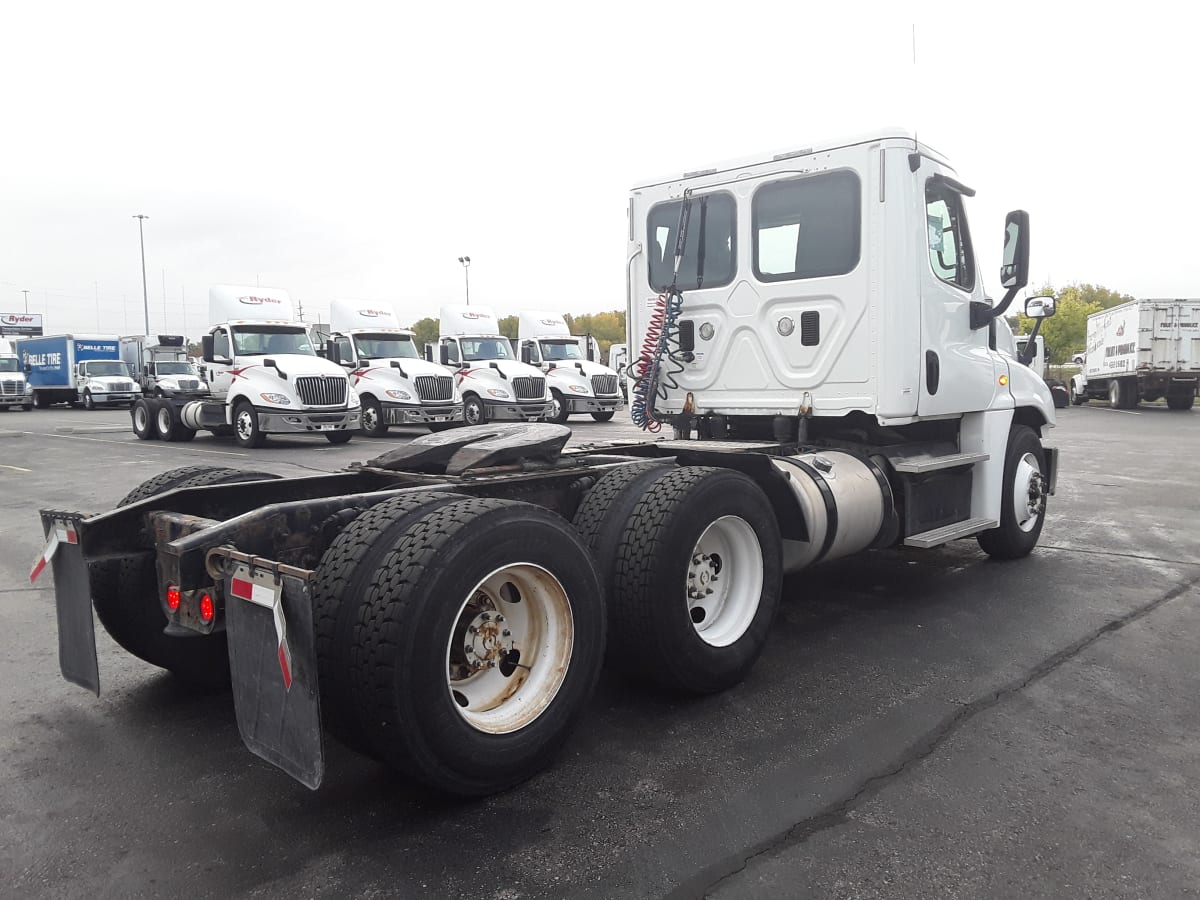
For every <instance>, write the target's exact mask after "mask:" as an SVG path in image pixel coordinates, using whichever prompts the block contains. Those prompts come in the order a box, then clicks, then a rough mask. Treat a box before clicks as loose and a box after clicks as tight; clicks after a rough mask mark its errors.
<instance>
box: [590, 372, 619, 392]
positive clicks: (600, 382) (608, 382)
mask: <svg viewBox="0 0 1200 900" xmlns="http://www.w3.org/2000/svg"><path fill="white" fill-rule="evenodd" d="M592 390H593V391H595V392H596V396H600V395H601V394H615V393H616V392H617V376H616V375H593V376H592Z"/></svg>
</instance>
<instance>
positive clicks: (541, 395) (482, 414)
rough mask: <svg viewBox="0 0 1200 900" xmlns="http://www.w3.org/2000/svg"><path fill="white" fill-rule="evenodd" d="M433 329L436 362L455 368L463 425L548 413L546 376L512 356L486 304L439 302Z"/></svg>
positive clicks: (524, 419)
mask: <svg viewBox="0 0 1200 900" xmlns="http://www.w3.org/2000/svg"><path fill="white" fill-rule="evenodd" d="M438 331H439V337H438V342H439V343H438V362H440V363H441V364H442V365H443V366H449V367H450V368H451V369H453V370H454V372H455V380H456V382H457V384H458V389H459V391H461V393H462V398H463V420H464V421H465V422H466V424H468V425H481V424H483V423H484V422H499V421H514V420H515V421H518V422H536V421H538V420H539V419H543V418H545V417H546V416H547V415H549V413H550V392H549V390H548V389H547V387H546V377H545V375H543V374H542V372H541V370H540V369H536V368H534V367H533V366H530V365H527V364H526V363H523V362H521V361H520V360H519V359H517V357H516V354H515V353H514V352H513V349H512V344H511V343H510V342H509V340H508V338H506V337H504V335H502V334H501V333H500V323H499V321H498V320H497V319H496V314H495V313H494V312H493V311H492V310H491V309H489V308H488V307H486V306H443V307H442V308H441V315H440V317H439V319H438Z"/></svg>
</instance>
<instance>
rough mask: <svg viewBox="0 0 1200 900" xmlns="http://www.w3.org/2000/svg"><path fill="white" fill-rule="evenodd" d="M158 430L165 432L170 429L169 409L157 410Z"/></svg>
mask: <svg viewBox="0 0 1200 900" xmlns="http://www.w3.org/2000/svg"><path fill="white" fill-rule="evenodd" d="M158 430H159V431H161V432H162V433H163V434H166V433H167V432H168V431H170V430H171V411H170V410H168V409H160V410H159V411H158Z"/></svg>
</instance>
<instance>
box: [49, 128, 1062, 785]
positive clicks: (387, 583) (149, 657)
mask: <svg viewBox="0 0 1200 900" xmlns="http://www.w3.org/2000/svg"><path fill="white" fill-rule="evenodd" d="M973 193H974V192H973V191H972V190H971V188H969V187H968V186H967V185H966V184H965V183H964V182H963V181H961V180H960V178H959V176H958V174H957V173H955V172H954V170H953V169H952V168H951V167H950V163H949V162H948V160H947V159H946V158H945V157H943V156H942V155H941V154H939V153H936V152H935V151H934V150H932V149H930V148H929V147H927V146H925V145H924V144H920V143H917V142H916V141H915V139H914V138H913V137H911V136H909V135H906V134H904V133H902V132H900V131H895V130H888V131H882V132H877V133H875V134H871V135H867V136H863V137H859V138H856V139H853V140H848V141H835V142H827V143H823V144H814V145H810V146H808V147H806V148H805V149H801V150H792V151H787V152H784V153H779V154H773V155H772V154H766V155H760V156H755V157H751V158H749V159H743V160H740V161H737V162H734V163H730V164H726V165H721V166H715V167H712V168H708V169H703V170H700V171H695V170H693V171H691V172H689V173H687V174H675V175H668V176H666V177H664V178H659V179H651V180H647V181H644V182H641V183H640V184H639V185H638V186H637V187H636V188H635V189H634V191H633V193H632V196H631V197H630V198H629V222H630V225H629V232H628V241H629V243H628V257H627V267H626V269H625V272H626V275H627V277H628V292H629V310H628V312H629V322H630V325H629V334H630V337H631V339H633V345H634V347H635V348H636V350H637V355H636V357H635V359H634V362H633V363H632V371H633V372H634V374H636V378H635V379H634V380H633V381H632V392H633V394H634V396H635V404H636V406H635V408H634V409H632V410H631V412H632V414H633V417H634V419H635V421H637V422H638V423H639V424H640V425H641V426H642V427H644V428H646V429H647V430H650V431H652V432H653V431H654V430H658V429H661V430H663V431H665V432H666V433H665V434H664V435H663V436H662V439H658V440H651V439H647V440H645V441H642V442H637V441H628V440H627V441H622V442H612V443H598V444H597V443H593V444H589V445H587V446H583V447H576V448H572V449H565V444H566V442H567V439H568V438H569V437H570V431H569V429H567V428H566V427H564V426H561V425H554V424H550V423H528V424H491V423H487V424H481V425H477V426H476V427H473V428H462V429H455V430H452V431H447V432H445V433H442V434H431V435H424V436H422V437H419V438H416V439H415V440H413V441H411V442H409V443H407V444H404V445H403V446H400V447H397V448H395V449H392V450H389V451H388V452H386V453H383V454H382V455H380V456H378V457H375V458H374V459H371V460H368V461H366V462H364V463H363V464H362V465H358V466H353V467H351V468H349V469H346V470H344V471H341V472H338V473H331V474H329V475H307V476H305V477H297V478H283V479H273V478H272V477H271V476H268V475H264V474H261V473H260V474H258V475H257V476H256V474H255V473H247V472H243V471H240V470H233V469H215V468H205V469H204V470H197V468H196V467H194V466H192V467H187V468H184V469H178V470H172V471H170V472H166V473H163V474H161V475H158V476H156V477H155V478H153V479H151V480H149V481H147V482H146V483H144V484H143V485H142V486H140V487H139V488H137V489H135V490H134V491H133V492H132V493H130V494H129V495H128V496H127V497H126V498H125V500H124V501H123V503H122V505H120V506H118V507H117V508H116V509H114V510H112V511H110V512H105V513H101V514H99V515H94V516H84V515H81V514H79V513H71V512H64V511H59V510H43V511H42V522H43V528H44V530H45V533H46V535H47V544H46V549H45V551H44V553H43V556H42V559H41V560H40V561H39V563H38V564H37V566H36V567H35V574H36V571H40V569H41V568H42V567H43V566H44V565H45V563H46V560H50V561H51V564H52V565H53V568H54V576H55V579H54V580H55V590H56V592H57V595H58V596H57V605H56V609H57V611H58V615H59V640H60V645H59V649H60V654H59V655H60V661H61V667H62V671H63V674H64V675H65V676H66V677H67V678H68V679H70V680H72V681H74V682H76V683H78V684H81V685H85V686H86V687H88V688H89V689H90V690H93V691H99V685H100V680H99V674H98V673H99V666H98V661H97V653H96V645H95V640H94V637H93V635H92V628H93V619H92V608H93V606H94V607H95V609H96V611H97V613H98V615H99V618H100V621H101V622H102V623H103V624H104V626H105V628H107V629H108V631H109V633H110V634H113V636H114V637H115V638H116V640H117V642H118V643H119V644H121V646H123V647H124V648H125V649H126V650H128V651H130V652H131V653H133V654H135V655H137V656H139V657H141V658H142V659H144V660H146V661H148V662H150V663H152V664H154V665H157V666H160V667H163V668H167V669H170V670H172V671H174V672H176V673H177V674H179V675H180V677H181V678H184V679H188V680H194V681H202V682H203V681H214V680H219V679H230V678H231V679H232V681H233V685H234V691H233V698H234V706H235V710H236V715H237V719H238V725H239V729H240V732H241V734H242V737H243V740H244V741H245V743H246V745H247V746H248V747H249V748H250V749H251V750H252V751H253V752H255V753H257V754H258V755H260V756H261V757H262V758H264V759H266V760H268V761H270V762H271V763H273V764H275V765H277V766H279V767H280V768H282V769H284V770H285V771H286V772H288V773H289V774H291V775H293V776H294V777H295V778H297V779H298V780H300V781H301V782H303V783H304V784H306V785H308V786H309V787H316V786H318V785H319V784H320V783H321V781H322V779H323V777H324V775H325V756H324V744H323V734H324V733H325V731H326V730H328V732H329V733H331V734H332V735H334V736H336V737H337V738H338V739H339V740H341V741H343V742H344V743H346V744H347V745H349V746H350V747H353V748H356V749H358V750H360V751H362V752H364V753H367V754H369V755H371V756H372V757H374V758H375V759H378V760H381V761H382V762H384V763H385V764H387V765H389V766H391V767H393V768H394V769H396V770H397V771H399V772H402V773H405V774H406V775H408V776H410V777H412V778H414V779H416V780H419V781H421V782H424V783H426V784H429V785H432V786H433V787H435V788H436V789H438V790H441V791H446V792H449V793H453V794H459V795H468V796H470V795H480V794H486V793H489V792H494V791H498V790H503V789H505V788H508V787H510V786H512V785H514V784H517V783H518V782H520V781H521V780H522V779H524V778H527V777H529V776H530V775H532V774H533V773H535V772H537V771H539V770H541V769H543V768H544V767H546V766H547V765H549V764H550V762H551V760H552V758H553V756H554V754H555V752H556V751H557V750H558V749H559V748H560V747H561V746H562V745H563V743H564V741H565V740H566V739H567V737H568V735H569V733H570V732H571V730H572V728H573V727H575V725H576V724H578V723H579V722H580V721H581V720H582V719H584V717H585V716H586V710H587V700H588V697H589V695H590V694H591V692H592V689H593V687H594V686H595V684H596V681H597V679H598V677H599V672H600V667H601V664H602V663H603V662H604V661H605V660H607V662H608V663H609V664H610V665H611V666H613V667H615V668H617V669H620V670H622V671H625V672H627V673H629V674H631V675H632V676H634V677H635V678H636V679H639V680H645V681H653V682H655V683H657V684H659V685H663V686H665V687H667V688H669V689H671V690H673V691H681V692H690V693H696V694H704V693H711V692H714V691H720V690H723V689H725V688H728V687H730V686H731V685H734V684H736V683H737V682H739V681H740V680H741V679H742V678H743V677H744V676H745V675H746V673H747V672H748V671H750V669H751V667H752V666H753V665H754V663H755V660H756V659H757V658H758V656H759V654H760V652H761V650H762V647H763V645H764V643H765V641H766V640H767V637H768V635H769V634H771V632H772V619H773V617H774V615H775V612H776V609H777V607H778V604H779V597H780V591H781V585H782V583H783V576H784V574H785V573H789V572H795V571H798V570H801V569H803V568H804V567H806V566H809V565H812V564H816V563H819V562H822V561H824V560H830V559H836V558H838V557H842V556H845V555H847V554H850V553H855V552H857V551H860V550H864V549H866V548H887V547H899V546H907V547H909V548H933V547H937V546H939V545H942V544H945V543H947V542H948V541H951V540H954V539H956V538H962V537H967V536H973V537H977V539H978V542H979V544H980V546H981V547H982V549H983V550H984V551H985V552H986V553H988V554H989V555H991V556H993V557H996V558H997V559H1005V560H1007V559H1017V558H1020V557H1023V556H1025V555H1027V554H1028V553H1030V552H1031V551H1032V550H1033V549H1034V546H1035V545H1036V544H1037V541H1038V537H1039V535H1040V534H1041V530H1042V525H1043V523H1044V521H1045V515H1046V503H1047V498H1048V497H1049V496H1050V495H1051V494H1052V493H1053V490H1054V475H1055V472H1056V470H1057V466H1056V461H1057V454H1056V453H1055V451H1054V450H1053V449H1051V448H1050V447H1047V446H1046V445H1045V444H1043V441H1042V439H1043V435H1044V434H1045V432H1046V430H1047V429H1048V428H1050V427H1051V426H1052V425H1053V424H1054V409H1053V406H1052V404H1051V399H1050V395H1049V392H1048V391H1047V389H1046V385H1045V384H1044V383H1043V382H1042V380H1041V379H1040V378H1038V377H1037V375H1035V374H1034V373H1033V372H1032V371H1030V370H1029V368H1028V367H1026V366H1023V365H1021V364H1019V363H1018V362H1017V361H1016V360H1014V359H1012V358H1011V357H1009V356H1007V355H1005V354H1003V353H1001V352H999V351H997V350H996V349H995V346H994V342H995V339H994V336H993V335H994V328H993V327H992V326H993V325H994V320H995V318H996V317H997V316H1000V315H1002V314H1003V313H1004V312H1006V311H1007V309H1008V307H1009V306H1010V305H1011V304H1012V302H1013V300H1014V299H1015V298H1016V296H1017V293H1018V292H1019V291H1020V290H1021V289H1022V288H1023V287H1024V285H1025V283H1026V282H1027V280H1028V271H1029V217H1028V215H1027V214H1026V213H1024V212H1022V211H1015V212H1012V213H1009V214H1008V216H1007V220H1006V223H1005V229H1004V254H1003V264H1002V268H1001V272H1000V283H1001V287H1002V288H1003V290H1004V295H1003V298H1002V299H1001V300H1000V301H999V302H998V303H996V304H994V305H993V304H992V303H990V302H989V301H988V300H987V299H986V297H985V294H984V285H983V278H982V275H981V273H980V272H979V271H978V268H977V266H976V259H975V253H974V250H973V240H972V235H971V232H970V230H969V228H968V218H967V207H968V201H969V200H970V198H971V196H972V194H973ZM996 224H997V225H999V224H1000V223H996ZM997 230H999V229H997ZM999 236H1000V235H998V234H997V235H996V237H999ZM472 309H474V308H472ZM1026 312H1027V314H1031V315H1033V316H1035V317H1038V316H1040V317H1044V316H1047V315H1050V314H1052V313H1053V312H1054V305H1053V303H1052V302H1047V301H1046V300H1045V299H1044V298H1038V302H1037V303H1034V302H1033V301H1032V300H1031V301H1029V302H1027V304H1026ZM443 327H444V328H445V330H446V331H447V332H451V328H452V327H453V328H455V329H458V326H450V327H448V323H447V321H446V317H444V319H443ZM451 333H453V332H451ZM485 334H486V336H487V337H488V338H489V339H494V340H495V341H496V343H497V345H499V344H501V343H504V344H505V345H507V342H506V341H504V340H503V339H502V338H500V337H499V335H498V334H497V333H496V330H495V328H494V326H490V328H489V330H488V331H487V332H486V333H485ZM475 340H476V339H475V338H474V337H469V336H468V335H465V334H464V333H463V331H462V330H460V329H459V330H457V334H456V340H455V341H454V343H455V344H456V345H457V346H458V347H459V349H460V352H462V351H466V354H467V355H470V354H471V353H473V352H478V350H479V348H478V347H475V344H474V341H475ZM461 358H462V357H461V356H460V359H461ZM468 362H469V363H470V362H472V361H470V360H468ZM505 362H506V363H507V362H508V360H507V359H506V360H505ZM510 377H518V376H510ZM519 377H524V376H519ZM507 380H508V379H500V381H501V382H504V381H507ZM497 399H501V398H497ZM256 477H257V478H258V479H259V480H246V479H253V478H256ZM226 482H237V483H226ZM894 558H895V563H896V565H897V566H903V565H904V559H905V558H906V557H905V556H903V555H900V554H896V555H895V557H894ZM955 559H958V557H955ZM164 629H165V630H164ZM183 634H188V635H189V637H186V638H184V637H181V635H183ZM794 678H795V680H796V684H795V685H794V688H795V690H800V691H802V690H803V689H804V685H803V678H804V674H803V673H802V672H800V671H797V672H795V673H794Z"/></svg>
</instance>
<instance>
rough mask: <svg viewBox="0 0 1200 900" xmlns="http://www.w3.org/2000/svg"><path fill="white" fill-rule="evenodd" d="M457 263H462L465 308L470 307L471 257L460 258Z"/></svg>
mask: <svg viewBox="0 0 1200 900" xmlns="http://www.w3.org/2000/svg"><path fill="white" fill-rule="evenodd" d="M458 261H459V262H460V263H462V267H463V278H464V279H465V280H466V286H467V306H470V305H471V257H469V256H460V257H459V258H458Z"/></svg>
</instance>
